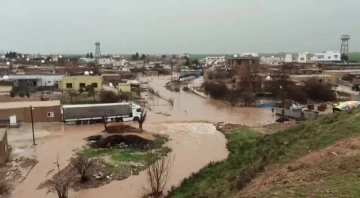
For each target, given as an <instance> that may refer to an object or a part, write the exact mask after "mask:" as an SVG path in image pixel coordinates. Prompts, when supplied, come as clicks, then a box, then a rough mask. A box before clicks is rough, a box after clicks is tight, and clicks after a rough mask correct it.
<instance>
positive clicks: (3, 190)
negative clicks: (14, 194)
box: [0, 180, 11, 197]
mask: <svg viewBox="0 0 360 198" xmlns="http://www.w3.org/2000/svg"><path fill="white" fill-rule="evenodd" d="M10 189H11V187H10V185H9V184H8V183H7V182H6V181H5V180H0V197H2V196H5V195H8V194H10Z"/></svg>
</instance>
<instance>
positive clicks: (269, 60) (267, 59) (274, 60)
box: [260, 56, 281, 65]
mask: <svg viewBox="0 0 360 198" xmlns="http://www.w3.org/2000/svg"><path fill="white" fill-rule="evenodd" d="M280 62H281V57H277V56H262V57H261V58H260V64H263V65H279V64H280Z"/></svg>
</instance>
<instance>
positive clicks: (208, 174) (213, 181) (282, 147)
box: [168, 109, 360, 198]
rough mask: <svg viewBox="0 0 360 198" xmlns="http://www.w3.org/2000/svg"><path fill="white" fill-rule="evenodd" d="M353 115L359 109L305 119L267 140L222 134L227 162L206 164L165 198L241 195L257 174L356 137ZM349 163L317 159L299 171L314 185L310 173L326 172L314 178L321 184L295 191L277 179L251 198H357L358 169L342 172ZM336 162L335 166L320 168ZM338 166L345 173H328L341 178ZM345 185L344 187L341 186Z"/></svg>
mask: <svg viewBox="0 0 360 198" xmlns="http://www.w3.org/2000/svg"><path fill="white" fill-rule="evenodd" d="M359 116H360V110H359V109H357V110H352V111H348V112H340V113H336V114H332V115H329V116H325V117H319V118H317V119H313V120H309V121H306V122H304V123H302V124H299V125H296V126H294V127H290V128H288V129H286V130H284V131H280V132H278V133H275V134H271V135H262V134H260V133H257V132H254V131H252V130H251V129H249V128H244V127H240V128H235V129H233V131H232V133H231V134H229V135H227V139H228V144H227V147H228V150H229V151H230V154H229V157H228V158H227V159H226V160H225V161H223V162H219V163H211V164H209V165H208V166H207V167H204V168H203V169H202V170H201V171H200V172H198V173H195V174H193V175H192V176H190V177H189V178H188V179H185V180H183V182H182V183H181V185H180V186H179V187H177V188H175V189H173V190H172V191H171V192H170V194H169V196H168V197H175V198H183V197H184V198H185V197H195V198H196V197H214V198H215V197H216V198H220V197H232V196H235V195H236V194H237V193H241V192H242V191H244V189H246V187H247V185H249V183H250V182H251V181H252V180H254V179H256V177H258V176H259V175H261V173H263V172H269V171H270V172H271V171H272V170H276V169H277V168H278V167H280V166H282V165H284V164H288V163H291V162H293V161H294V160H296V159H299V158H300V157H302V156H306V155H308V154H309V153H313V152H314V151H318V150H321V149H324V148H326V147H328V146H330V145H333V144H334V143H336V142H338V141H340V140H345V139H348V138H351V137H357V136H360V120H359V119H358V118H359ZM356 159H357V158H356ZM351 160H352V161H354V160H355V159H354V158H351V157H350V158H349V159H345V157H343V156H339V157H338V158H330V159H326V160H323V161H322V162H321V163H319V164H317V165H316V166H313V167H309V168H308V169H306V171H305V172H304V174H308V176H309V177H308V178H307V179H308V180H310V181H312V180H316V179H314V178H316V177H314V175H313V174H314V171H315V170H319V172H320V173H324V171H326V173H327V174H325V175H321V174H320V175H316V176H317V177H320V178H321V179H322V182H319V183H312V182H308V183H301V182H299V185H298V186H297V185H296V184H294V183H291V184H292V185H293V186H292V187H289V186H287V185H286V184H287V183H286V181H283V180H280V181H279V182H278V183H274V186H271V187H269V188H266V189H264V190H263V191H259V192H256V193H257V195H258V196H257V197H274V196H275V197H309V196H313V195H314V194H317V193H318V194H319V196H320V197H321V196H324V195H328V196H329V194H326V193H324V192H328V193H330V194H331V197H358V196H357V195H360V190H359V189H358V188H357V187H358V184H359V183H360V178H359V176H358V173H359V174H360V167H357V166H354V167H355V168H351V167H348V168H347V169H346V167H347V165H348V164H356V163H346V162H348V161H351ZM358 161H360V160H358ZM336 163H337V164H339V166H336V167H335V168H332V169H326V167H332V166H331V165H332V164H336ZM357 164H360V163H357ZM359 166H360V165H359ZM344 167H345V169H346V170H348V171H347V172H346V173H344V174H334V173H337V172H339V173H341V171H340V170H341V169H342V168H344ZM356 167H357V168H356ZM339 169H340V170H339ZM315 173H317V172H316V171H315ZM304 180H305V181H306V179H304ZM345 181H347V182H346V183H343V182H345ZM296 182H297V181H295V183H296ZM275 184H276V185H275ZM340 184H342V185H340ZM289 188H290V189H292V190H293V191H291V192H290V193H291V194H287V193H289V192H288V191H289ZM271 193H274V194H271ZM280 195H283V196H280ZM237 197H239V196H237ZM325 197H326V196H325Z"/></svg>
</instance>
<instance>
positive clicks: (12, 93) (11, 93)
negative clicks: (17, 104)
mask: <svg viewBox="0 0 360 198" xmlns="http://www.w3.org/2000/svg"><path fill="white" fill-rule="evenodd" d="M10 97H12V98H13V97H15V93H14V91H13V90H11V91H10Z"/></svg>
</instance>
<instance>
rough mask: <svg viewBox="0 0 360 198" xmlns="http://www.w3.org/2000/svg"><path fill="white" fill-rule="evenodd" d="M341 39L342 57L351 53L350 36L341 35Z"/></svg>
mask: <svg viewBox="0 0 360 198" xmlns="http://www.w3.org/2000/svg"><path fill="white" fill-rule="evenodd" d="M340 39H341V49H340V53H341V55H343V54H346V55H347V54H348V53H349V40H350V35H341V37H340Z"/></svg>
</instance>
